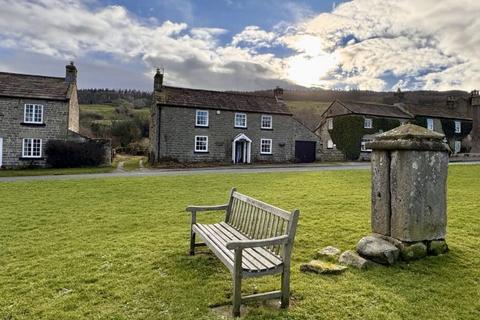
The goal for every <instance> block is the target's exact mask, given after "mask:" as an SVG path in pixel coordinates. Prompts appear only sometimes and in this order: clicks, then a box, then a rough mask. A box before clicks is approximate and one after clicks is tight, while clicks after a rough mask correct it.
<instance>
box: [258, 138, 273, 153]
mask: <svg viewBox="0 0 480 320" xmlns="http://www.w3.org/2000/svg"><path fill="white" fill-rule="evenodd" d="M260 153H261V154H272V139H261V140H260Z"/></svg>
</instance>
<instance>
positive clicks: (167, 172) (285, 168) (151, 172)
mask: <svg viewBox="0 0 480 320" xmlns="http://www.w3.org/2000/svg"><path fill="white" fill-rule="evenodd" d="M352 169H357V170H358V169H364V170H365V169H370V163H369V162H346V163H342V164H323V163H322V164H319V163H314V164H287V165H262V166H250V165H246V166H225V167H212V168H189V169H147V168H142V169H141V170H135V171H119V170H116V171H113V172H109V173H91V174H68V175H46V176H30V177H3V178H2V177H0V182H15V181H34V180H71V179H92V178H114V177H149V176H184V175H192V174H219V173H220V174H233V173H266V172H310V171H330V170H352Z"/></svg>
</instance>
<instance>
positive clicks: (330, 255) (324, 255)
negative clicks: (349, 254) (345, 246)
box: [315, 246, 342, 262]
mask: <svg viewBox="0 0 480 320" xmlns="http://www.w3.org/2000/svg"><path fill="white" fill-rule="evenodd" d="M340 253H342V251H341V250H340V249H338V248H335V247H332V246H328V247H325V248H323V249H321V250H319V251H318V252H317V253H316V254H315V259H321V260H326V261H331V262H336V261H337V260H338V257H339V256H340Z"/></svg>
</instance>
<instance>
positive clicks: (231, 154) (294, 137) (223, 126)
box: [150, 71, 320, 163]
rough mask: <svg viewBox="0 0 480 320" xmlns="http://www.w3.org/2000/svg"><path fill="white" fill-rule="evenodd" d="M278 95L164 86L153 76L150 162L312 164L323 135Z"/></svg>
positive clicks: (158, 74)
mask: <svg viewBox="0 0 480 320" xmlns="http://www.w3.org/2000/svg"><path fill="white" fill-rule="evenodd" d="M282 94H283V90H282V89H281V88H277V89H275V90H274V92H273V94H272V95H270V96H268V95H255V94H252V93H239V92H222V91H211V90H198V89H188V88H178V87H171V86H164V85H163V74H162V73H160V71H157V73H156V75H155V79H154V99H153V101H154V102H153V105H152V110H151V128H150V144H151V147H150V161H151V162H152V163H156V162H160V161H164V160H173V161H179V162H219V163H258V162H264V163H267V162H286V161H295V160H296V161H299V162H312V161H315V160H316V157H317V149H318V147H319V145H320V143H319V139H318V137H317V136H316V135H315V134H314V133H313V132H311V131H310V130H309V129H307V128H306V127H305V126H303V125H302V124H301V123H299V122H298V121H296V120H295V119H294V118H293V116H292V113H291V112H290V110H289V109H288V107H287V105H286V104H285V103H284V102H283V100H282Z"/></svg>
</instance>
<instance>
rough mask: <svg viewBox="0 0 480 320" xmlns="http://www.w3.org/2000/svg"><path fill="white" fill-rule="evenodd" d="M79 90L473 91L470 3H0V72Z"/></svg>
mask: <svg viewBox="0 0 480 320" xmlns="http://www.w3.org/2000/svg"><path fill="white" fill-rule="evenodd" d="M69 61H75V65H76V66H77V68H78V83H79V87H81V88H132V89H142V90H150V89H151V88H152V87H153V74H154V72H155V69H156V68H162V70H164V73H165V80H164V82H165V84H167V85H174V86H182V87H191V88H200V89H212V90H259V89H270V88H274V87H276V86H281V87H284V88H299V87H318V88H328V89H346V90H349V89H361V90H375V91H390V90H396V89H397V88H401V89H402V90H420V89H426V90H452V89H460V90H467V91H470V90H472V89H475V88H479V87H480V1H478V0H442V1H439V0H352V1H347V0H345V1H339V0H338V1H331V0H304V1H289V0H287V1H280V0H142V1H133V0H122V1H113V0H29V1H27V0H0V71H4V72H17V73H29V74H43V75H52V76H63V75H64V73H65V69H64V66H65V64H67V63H68V62H69Z"/></svg>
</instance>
